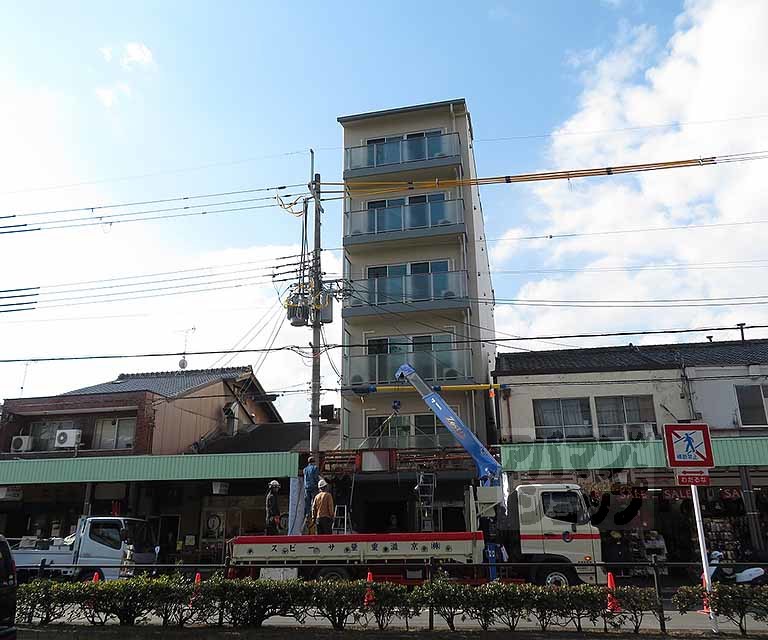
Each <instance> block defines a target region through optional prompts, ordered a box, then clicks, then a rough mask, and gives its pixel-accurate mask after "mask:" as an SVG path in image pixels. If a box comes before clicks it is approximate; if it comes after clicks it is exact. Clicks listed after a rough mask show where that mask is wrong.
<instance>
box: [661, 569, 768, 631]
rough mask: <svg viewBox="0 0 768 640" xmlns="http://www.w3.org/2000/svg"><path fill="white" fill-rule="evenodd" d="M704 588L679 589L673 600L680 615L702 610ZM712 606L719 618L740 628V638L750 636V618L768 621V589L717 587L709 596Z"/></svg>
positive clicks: (762, 587) (733, 586) (739, 585)
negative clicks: (748, 632) (721, 617)
mask: <svg viewBox="0 0 768 640" xmlns="http://www.w3.org/2000/svg"><path fill="white" fill-rule="evenodd" d="M703 603H704V587H702V586H696V587H680V588H679V589H678V590H677V591H676V592H675V595H674V596H672V604H674V606H675V607H676V608H677V610H678V611H679V612H680V613H688V612H689V611H698V610H700V609H701V608H702V607H703ZM709 606H710V608H711V609H712V611H714V612H715V613H716V614H717V615H718V616H723V617H725V618H728V620H730V621H731V622H733V623H734V624H736V625H738V627H739V631H740V632H741V635H747V618H748V617H749V615H750V614H751V615H753V616H754V617H755V618H756V619H757V620H760V621H765V620H766V619H768V587H764V586H750V585H741V584H723V583H720V582H718V583H715V584H714V585H713V586H712V593H711V594H710V596H709Z"/></svg>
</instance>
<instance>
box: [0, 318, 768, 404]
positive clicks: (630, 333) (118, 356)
mask: <svg viewBox="0 0 768 640" xmlns="http://www.w3.org/2000/svg"><path fill="white" fill-rule="evenodd" d="M740 329H741V327H738V326H736V327H734V326H730V327H698V328H691V329H658V330H639V331H616V332H603V333H580V334H562V335H544V336H517V337H514V338H494V341H496V342H509V341H520V340H542V339H551V338H556V339H560V340H563V339H568V338H596V337H614V336H639V335H659V334H681V333H702V332H706V331H739V330H740ZM743 329H744V330H747V329H768V325H767V324H755V325H744V327H743ZM477 342H488V340H485V339H477V338H476V339H468V340H451V341H450V342H439V341H436V342H434V343H433V344H468V343H477ZM685 344H686V343H680V345H681V346H684V345H685ZM707 344H710V343H707ZM711 344H714V345H716V344H717V343H711ZM367 346H368V345H367V344H349V345H341V344H331V345H328V346H327V348H328V349H341V348H345V347H367ZM271 351H293V352H296V353H298V352H301V354H302V355H308V353H307V352H309V351H310V347H308V346H306V347H303V346H300V345H286V346H282V347H270V348H267V349H263V348H262V349H235V350H230V349H211V350H206V351H186V352H182V351H174V352H148V353H135V354H91V355H79V356H47V357H23V358H3V359H0V364H11V363H19V362H63V361H70V360H121V359H129V358H160V357H179V356H182V355H186V356H206V355H219V354H228V355H229V354H232V353H265V352H271ZM727 377H729V378H730V377H734V376H727ZM622 382H627V381H626V380H624V381H622ZM326 390H327V391H334V389H326Z"/></svg>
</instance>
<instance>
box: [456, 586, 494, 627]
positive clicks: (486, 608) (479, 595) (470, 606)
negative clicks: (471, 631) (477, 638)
mask: <svg viewBox="0 0 768 640" xmlns="http://www.w3.org/2000/svg"><path fill="white" fill-rule="evenodd" d="M493 584H494V583H492V582H489V583H487V584H481V585H480V586H477V587H474V588H469V589H468V590H467V599H466V601H465V605H464V614H465V616H466V617H467V618H469V619H470V620H474V621H475V622H477V623H478V624H479V625H480V628H481V629H482V630H483V631H488V629H489V628H490V627H492V626H493V625H494V624H496V612H497V610H498V606H497V604H496V601H497V598H498V589H493V588H492V585H493ZM462 619H464V618H462Z"/></svg>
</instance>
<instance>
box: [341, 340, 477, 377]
mask: <svg viewBox="0 0 768 640" xmlns="http://www.w3.org/2000/svg"><path fill="white" fill-rule="evenodd" d="M439 346H442V345H434V347H439ZM448 346H450V345H448ZM470 362H471V351H470V350H469V349H445V350H435V351H409V352H406V353H377V354H373V355H352V356H349V362H348V365H349V366H348V371H349V374H348V377H349V380H348V384H351V385H358V384H382V383H385V382H395V371H397V369H398V368H399V367H400V366H401V365H403V364H405V363H408V364H410V365H411V366H412V367H413V368H414V369H416V371H417V372H418V373H419V375H420V376H421V377H422V378H424V379H425V380H456V379H459V378H470V377H471V375H472V372H471V366H470Z"/></svg>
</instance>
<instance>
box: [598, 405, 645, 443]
mask: <svg viewBox="0 0 768 640" xmlns="http://www.w3.org/2000/svg"><path fill="white" fill-rule="evenodd" d="M595 409H596V410H597V429H598V435H599V437H600V438H601V439H603V440H653V439H655V438H657V437H658V432H657V428H656V414H655V412H654V409H653V396H605V397H600V398H595Z"/></svg>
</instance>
